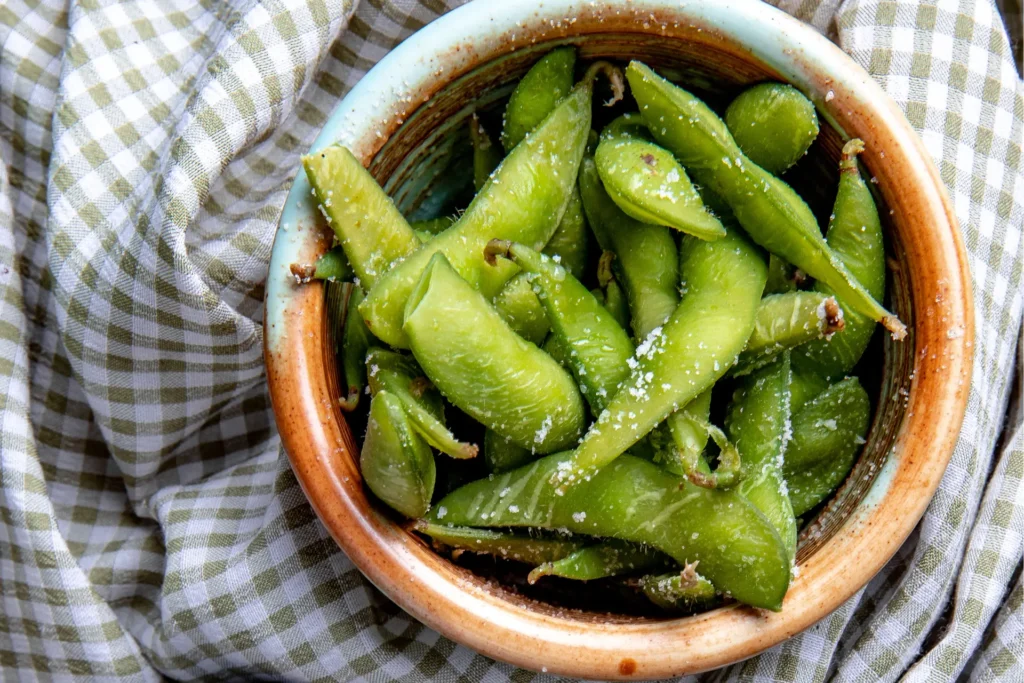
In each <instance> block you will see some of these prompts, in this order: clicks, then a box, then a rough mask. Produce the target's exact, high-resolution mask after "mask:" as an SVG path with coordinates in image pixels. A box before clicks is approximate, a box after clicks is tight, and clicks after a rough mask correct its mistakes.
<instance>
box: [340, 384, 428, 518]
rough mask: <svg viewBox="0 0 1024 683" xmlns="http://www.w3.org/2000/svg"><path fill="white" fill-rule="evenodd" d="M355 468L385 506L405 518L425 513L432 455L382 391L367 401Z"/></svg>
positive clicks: (400, 407)
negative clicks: (367, 412) (360, 448)
mask: <svg viewBox="0 0 1024 683" xmlns="http://www.w3.org/2000/svg"><path fill="white" fill-rule="evenodd" d="M359 469H360V471H361V472H362V475H363V481H365V482H366V485H367V486H368V487H370V490H371V491H373V493H374V495H376V496H377V497H378V498H380V499H381V500H382V501H384V503H385V504H386V505H387V506H388V507H390V508H392V509H394V510H397V511H398V512H401V513H402V514H403V515H405V516H406V517H422V516H423V515H424V514H426V512H427V510H428V508H429V507H430V498H431V496H432V495H433V493H434V482H435V479H436V477H437V470H436V466H435V465H434V454H433V453H431V452H430V446H428V445H427V442H426V441H424V440H423V439H422V438H420V436H419V434H417V433H416V430H415V429H413V427H412V424H411V422H410V420H409V418H408V416H407V415H406V412H405V407H404V406H403V405H402V402H401V401H400V400H399V399H398V398H396V397H395V396H392V395H390V394H389V393H388V392H386V391H381V392H379V393H378V394H377V395H376V396H374V397H373V400H371V401H370V418H369V421H368V422H367V425H366V437H365V438H364V439H363V448H362V451H361V452H360V455H359Z"/></svg>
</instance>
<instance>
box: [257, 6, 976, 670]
mask: <svg viewBox="0 0 1024 683" xmlns="http://www.w3.org/2000/svg"><path fill="white" fill-rule="evenodd" d="M562 44H571V45H575V46H576V47H577V48H578V50H579V57H580V59H581V60H589V59H593V58H596V57H606V58H611V59H615V60H620V61H623V62H625V61H628V60H629V59H632V58H637V59H641V60H643V61H645V62H647V63H649V64H650V65H652V66H654V67H656V68H659V69H661V70H663V72H666V73H668V74H669V75H671V76H672V77H673V78H674V79H676V80H679V81H682V82H684V83H686V84H687V85H688V87H691V88H694V89H696V90H698V91H699V92H704V93H709V95H710V96H711V97H714V96H720V97H727V96H729V95H731V94H734V93H735V92H736V91H738V90H739V89H740V88H741V87H742V86H744V85H747V84H751V83H755V82H758V81H763V80H777V81H785V82H788V83H791V84H793V85H794V86H796V87H797V88H799V89H800V90H802V91H803V92H804V93H806V94H807V95H808V96H809V97H810V98H811V99H812V100H813V101H814V102H815V104H816V105H817V107H818V110H819V112H820V115H821V119H822V129H823V130H822V134H821V136H820V138H819V141H818V142H816V143H815V147H814V148H813V149H812V152H811V154H810V158H809V159H808V160H807V161H805V162H802V165H803V167H804V171H803V172H804V173H810V174H813V175H814V176H815V177H819V178H822V179H824V180H825V181H827V182H822V183H820V184H821V185H822V186H823V187H828V186H831V187H834V181H835V178H836V173H835V170H834V169H835V167H836V160H837V159H838V154H839V148H840V146H841V141H842V140H843V139H844V138H846V137H853V136H856V137H860V138H862V139H863V140H864V141H865V142H866V144H867V152H866V153H865V154H864V155H863V156H862V157H861V160H862V161H863V163H864V165H865V166H866V168H867V169H868V171H869V175H871V176H874V178H873V180H874V181H875V182H876V183H877V184H876V188H877V190H878V200H879V203H880V207H881V209H882V211H881V212H882V214H883V216H884V218H885V225H886V230H887V237H888V241H889V244H888V249H889V261H890V266H891V281H890V284H889V292H890V296H891V302H890V303H891V305H892V306H893V307H894V308H895V310H896V312H897V313H898V314H899V315H900V317H901V318H902V319H903V320H904V321H905V322H906V323H907V324H908V325H909V327H910V336H909V337H908V339H907V340H906V341H904V342H902V343H896V342H893V341H891V340H889V339H888V338H886V339H885V342H884V345H883V347H884V348H883V349H882V351H881V353H882V355H883V357H884V368H883V373H882V381H881V385H880V387H878V389H877V394H876V400H877V405H878V410H877V411H876V414H875V418H874V422H873V425H872V429H871V433H870V435H869V439H868V443H867V445H866V446H865V449H864V452H863V455H862V456H861V458H860V459H859V461H858V463H857V465H856V466H855V469H854V470H853V473H852V474H851V476H850V477H849V479H848V480H847V483H846V484H845V485H844V486H843V488H841V489H840V491H839V492H838V493H837V494H836V495H835V496H834V497H833V499H832V500H831V502H830V503H829V504H828V505H827V506H826V507H825V509H824V510H823V511H822V512H821V513H820V514H819V516H818V518H817V519H816V520H815V521H814V522H813V523H812V524H811V525H810V526H809V527H807V528H805V530H804V532H803V533H802V536H801V544H800V550H799V554H798V563H799V572H798V574H797V576H796V577H795V579H794V581H793V583H792V586H791V588H790V590H789V594H788V595H787V596H786V600H785V604H784V607H783V608H782V611H781V612H778V613H765V612H759V611H756V610H753V609H751V608H746V607H743V606H740V605H730V606H725V607H721V608H719V609H716V610H713V611H710V612H707V613H704V614H699V615H697V616H691V617H686V618H676V619H669V618H660V619H651V618H640V617H617V616H608V615H598V614H593V613H587V612H581V611H573V610H565V609H557V608H554V607H552V606H550V605H546V604H542V603H539V602H534V601H531V600H528V599H524V598H523V597H521V596H518V595H516V594H513V593H512V592H511V591H508V590H506V589H504V588H502V587H501V586H500V585H498V584H497V583H496V582H494V581H487V580H484V579H482V578H479V577H477V576H476V575H474V574H473V573H471V572H469V571H468V570H466V569H464V568H462V567H459V566H456V565H454V564H452V563H451V562H450V561H448V560H447V559H445V558H443V557H441V556H439V555H437V554H435V553H434V552H433V551H431V550H430V548H428V547H427V545H426V544H425V543H423V542H422V541H421V540H419V539H418V538H417V537H415V536H414V535H412V534H410V533H408V532H407V531H405V530H404V529H403V528H401V526H399V525H398V524H396V523H395V521H394V519H393V518H392V517H390V516H389V515H388V514H386V513H385V512H384V511H383V510H381V509H379V508H378V507H377V506H376V505H375V504H374V503H373V502H371V501H370V500H368V498H367V494H366V491H365V490H364V487H363V486H362V483H361V481H360V476H359V469H358V467H357V462H358V448H357V445H356V441H355V440H354V438H353V435H352V433H351V432H350V430H349V428H348V426H347V425H346V422H345V419H344V417H343V416H342V414H341V413H340V411H339V409H338V407H337V405H338V404H337V398H338V397H339V395H340V394H339V389H338V382H337V378H336V372H335V367H334V360H333V350H332V344H331V342H330V330H329V325H328V324H327V321H326V316H325V292H324V288H323V287H322V286H321V285H320V284H316V283H314V284H311V285H306V286H301V287H300V286H296V284H295V282H294V281H293V279H292V277H291V276H290V272H289V266H290V265H291V264H292V263H295V262H300V263H306V262H310V261H311V260H312V259H314V258H315V257H316V256H317V255H318V254H319V253H321V252H322V251H323V250H324V249H325V248H326V247H327V246H328V244H329V242H330V237H329V234H328V233H327V232H326V231H325V230H324V228H323V227H322V226H321V225H320V224H319V223H318V222H317V212H316V211H315V210H314V206H313V203H312V201H311V198H310V188H309V184H308V182H307V180H306V178H305V175H304V174H303V172H302V171H301V170H299V172H298V174H297V176H296V179H295V183H294V186H293V188H292V191H291V194H290V195H289V197H288V200H287V203H286V205H285V208H284V212H283V214H282V217H281V226H280V229H279V230H278V233H277V237H276V241H275V243H274V249H273V256H272V259H271V264H270V272H269V275H268V284H267V299H266V317H265V323H264V324H265V344H266V363H267V377H268V381H269V388H270V395H271V398H272V401H273V407H274V412H275V414H276V417H277V424H278V428H279V429H280V432H281V438H282V440H283V443H284V445H285V448H286V449H287V451H288V454H289V456H290V458H291V462H292V466H293V468H294V470H295V474H296V476H297V477H298V480H299V482H300V483H301V485H302V487H303V489H304V490H305V492H306V495H307V496H308V497H309V500H310V503H311V504H312V505H313V507H314V508H315V509H316V512H317V514H319V516H320V519H321V520H322V521H323V523H324V525H325V526H326V527H327V529H328V530H329V531H330V533H331V534H332V535H333V536H334V538H335V539H336V540H337V542H338V544H339V545H340V546H341V547H342V549H344V551H345V552H346V553H347V555H348V556H349V557H350V558H351V560H352V561H353V562H354V563H355V565H356V566H357V567H359V569H360V570H362V572H363V573H364V574H365V575H366V576H367V577H368V578H369V579H370V581H372V582H373V583H374V584H375V585H376V586H377V587H378V588H379V589H380V590H381V591H383V592H384V593H385V594H386V595H387V596H388V597H390V598H391V599H392V600H394V601H395V602H396V603H398V604H399V605H401V606H402V607H403V608H404V609H406V610H407V611H408V612H409V613H410V614H412V615H413V616H415V617H416V618H417V619H419V620H421V621H423V622H424V623H425V624H427V625H428V626H430V627H432V628H435V629H437V630H438V631H440V632H441V633H443V634H444V635H446V636H448V637H450V638H452V639H453V640H456V641H459V642H461V643H464V644H465V645H468V646H469V647H471V648H473V649H474V650H477V651H478V652H481V653H483V654H485V655H488V656H491V657H494V658H496V659H500V660H504V661H506V662H511V663H512V664H516V665H519V666H523V667H526V668H530V669H534V670H547V671H550V672H552V673H557V674H563V675H568V676H579V677H583V678H590V679H620V678H621V679H627V678H634V679H635V678H661V677H666V676H674V675H679V674H683V673H691V672H697V671H701V670H706V669H711V668H714V667H718V666H722V665H725V664H728V663H730V662H735V661H737V660H740V659H743V658H745V657H750V656H752V655H754V654H757V653H758V652H761V651H762V650H764V649H766V648H769V647H771V646H772V645H775V644H776V643H779V642H780V641H782V640H784V639H786V638H789V637H790V636H793V635H794V634H797V633H799V632H800V631H802V630H804V629H806V628H807V627H809V626H811V625H812V624H814V623H815V622H816V621H818V620H819V619H821V618H822V617H824V616H826V615H827V614H828V613H829V612H831V611H832V610H834V609H836V608H837V607H838V606H839V605H840V604H842V603H843V601H845V600H847V599H848V598H849V597H850V596H852V595H853V594H854V593H855V592H856V591H857V590H858V589H860V588H861V587H862V586H864V585H865V584H866V583H867V582H868V581H869V580H870V579H871V577H872V576H874V574H875V573H876V572H877V571H878V570H879V569H880V568H881V567H882V566H883V565H884V564H885V562H886V561H887V560H888V559H889V558H890V557H891V556H892V555H893V553H894V552H895V551H896V550H897V548H898V547H899V546H900V544H901V543H902V542H903V541H904V540H905V539H906V538H907V536H908V534H910V532H911V530H912V529H913V528H914V526H915V524H916V523H917V522H918V520H919V519H920V517H921V515H922V514H923V513H924V510H925V508H926V506H927V505H928V502H929V501H930V499H931V497H932V494H933V493H934V491H935V488H936V486H937V485H938V483H939V480H940V478H941V476H942V473H943V471H944V470H945V467H946V464H947V462H948V460H949V458H950V455H951V452H952V449H953V445H954V443H955V441H956V438H957V434H958V432H959V429H960V424H961V421H962V419H963V414H964V408H965V404H966V400H967V391H968V387H969V384H970V372H971V355H972V348H971V347H972V338H973V330H974V325H973V312H972V305H971V292H970V279H969V274H968V269H967V259H966V256H965V252H964V247H963V244H962V242H961V237H960V232H959V230H958V228H957V224H956V220H955V217H954V214H953V210H952V206H951V204H950V201H949V199H948V197H947V196H946V192H945V190H944V188H943V186H942V183H941V182H940V180H939V176H938V173H937V172H936V170H935V168H934V166H933V165H932V163H931V162H930V161H929V158H928V155H927V154H926V153H925V150H924V147H923V144H922V142H921V140H920V139H919V138H918V136H917V135H916V134H915V133H914V131H913V130H912V129H911V127H910V125H909V123H908V122H907V120H906V119H905V118H904V116H903V114H902V113H901V112H900V110H899V109H898V108H897V107H896V105H895V104H894V103H893V102H892V100H890V99H889V97H888V96H887V95H886V94H885V93H884V92H883V91H882V89H881V88H880V87H879V86H878V85H877V84H876V83H875V82H874V81H873V80H872V79H871V78H870V77H869V76H868V74H867V73H866V72H865V71H864V70H863V69H861V68H860V67H858V66H857V65H856V64H855V63H854V62H853V61H852V60H851V59H850V58H849V57H847V56H846V55H845V54H843V53H842V52H841V51H840V50H839V49H838V48H837V47H836V46H835V45H833V44H832V43H831V42H829V41H828V40H827V39H826V38H825V37H823V36H822V35H820V34H819V33H817V32H816V31H815V30H814V29H813V28H811V27H809V26H807V25H804V24H802V23H800V22H799V21H796V20H794V19H792V18H791V17H789V16H787V15H786V14H784V13H782V12H779V11H777V10H775V9H773V8H771V7H769V6H767V5H764V4H762V3H761V2H758V1H756V0H727V1H721V2H714V3H712V2H706V1H704V0H694V1H688V0H683V1H680V0H663V1H657V0H632V2H628V1H621V0H620V1H618V2H614V1H612V0H586V1H584V2H574V1H572V0H545V2H543V3H534V2H527V1H525V0H505V1H503V2H483V1H480V2H473V3H470V4H468V5H465V6H463V7H461V8H459V9H456V10H454V11H452V12H450V13H448V14H446V15H444V16H443V17H441V18H440V19H438V20H437V21H435V22H433V23H432V24H430V25H428V26H426V27H424V28H423V29H421V30H420V31H418V32H417V33H416V34H414V35H413V36H412V37H410V38H409V39H408V40H406V41H405V42H404V43H402V44H401V45H399V46H398V47H397V48H396V49H395V50H393V51H392V52H391V53H390V54H388V55H387V56H386V57H385V58H384V59H382V60H381V61H380V62H379V63H378V64H377V66H376V67H374V68H373V70H372V71H370V72H369V74H367V75H366V77H365V78H363V79H362V81H361V82H360V83H359V84H358V85H357V86H356V87H355V88H354V89H353V90H352V91H351V92H350V93H349V94H348V95H347V96H346V97H345V98H344V100H343V101H342V102H341V103H340V104H339V105H338V108H337V110H336V111H335V112H334V114H333V116H332V117H331V118H330V120H329V121H328V122H327V124H326V125H325V126H324V129H323V132H322V133H321V134H320V137H319V138H318V139H317V140H316V143H315V144H314V146H313V149H314V150H316V149H319V148H322V147H324V146H326V145H329V144H332V143H334V142H340V143H342V144H344V145H346V146H348V147H349V148H350V149H351V150H352V151H353V152H354V153H355V154H356V156H357V157H359V158H360V159H362V160H363V162H364V164H365V165H366V166H367V167H368V168H369V169H370V171H371V172H372V173H373V175H374V176H375V177H376V178H377V180H378V181H379V182H381V183H382V184H383V185H384V186H385V188H386V189H387V190H388V191H389V192H390V193H391V194H392V196H393V197H395V199H396V202H397V203H398V204H399V207H400V208H402V209H403V210H404V211H412V212H415V211H417V210H419V209H422V206H423V202H425V201H427V200H426V199H424V197H429V196H431V183H432V182H433V181H432V179H433V178H436V177H438V176H439V175H443V173H441V172H440V171H438V169H442V168H443V163H442V162H443V159H444V157H445V155H446V154H447V153H449V152H450V150H451V140H452V139H453V137H454V136H453V131H455V130H457V129H458V128H459V127H460V126H464V125H466V123H465V119H466V117H467V116H468V115H469V114H470V113H471V112H472V110H473V109H474V108H476V107H481V106H487V104H488V103H489V102H492V101H496V100H497V99H498V98H500V97H502V96H504V95H506V94H507V93H508V92H509V89H510V88H511V85H512V84H513V83H514V82H515V80H516V79H518V77H520V76H521V75H522V74H523V73H524V72H525V71H526V69H527V68H528V67H529V66H530V65H531V64H532V63H533V62H534V61H536V59H537V58H538V57H539V56H540V55H542V54H543V53H544V52H546V51H547V50H549V49H551V48H552V47H554V46H556V45H562ZM833 191H834V190H833ZM828 201H831V200H828ZM813 203H814V202H813V201H812V204H813ZM819 204H820V202H819ZM417 207H419V209H418V208H417ZM825 210H826V211H827V204H825Z"/></svg>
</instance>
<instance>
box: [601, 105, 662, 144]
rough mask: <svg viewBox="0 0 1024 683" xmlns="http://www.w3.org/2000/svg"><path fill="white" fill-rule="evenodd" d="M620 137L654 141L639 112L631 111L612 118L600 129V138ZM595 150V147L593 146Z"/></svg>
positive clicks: (616, 138) (611, 138)
mask: <svg viewBox="0 0 1024 683" xmlns="http://www.w3.org/2000/svg"><path fill="white" fill-rule="evenodd" d="M622 138H629V139H637V140H647V141H648V142H654V136H652V135H651V131H649V130H647V125H646V124H645V123H644V119H643V117H642V116H640V112H636V111H631V112H627V113H625V114H623V115H622V116H619V117H618V118H616V119H613V120H612V122H611V123H609V124H608V125H607V126H605V127H604V128H603V129H601V138H600V139H601V140H602V141H603V140H619V139H622ZM595 151H596V147H595Z"/></svg>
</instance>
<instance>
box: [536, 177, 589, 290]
mask: <svg viewBox="0 0 1024 683" xmlns="http://www.w3.org/2000/svg"><path fill="white" fill-rule="evenodd" d="M589 242H590V240H589V236H588V235H587V221H586V219H585V218H584V217H583V200H581V199H580V191H579V188H576V187H574V188H573V189H572V194H571V195H569V203H568V204H567V205H566V207H565V214H563V215H562V222H561V223H559V224H558V227H557V228H556V229H555V234H554V235H552V236H551V239H550V240H548V243H547V244H546V245H544V253H545V254H547V255H548V256H550V257H552V258H555V257H557V259H558V262H559V263H561V264H562V265H563V266H565V267H566V268H567V269H568V270H569V272H570V273H572V274H573V277H575V278H576V279H577V280H581V279H583V271H584V270H585V269H586V267H587V256H588V254H589V252H590V244H589Z"/></svg>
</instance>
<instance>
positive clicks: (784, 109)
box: [725, 83, 818, 175]
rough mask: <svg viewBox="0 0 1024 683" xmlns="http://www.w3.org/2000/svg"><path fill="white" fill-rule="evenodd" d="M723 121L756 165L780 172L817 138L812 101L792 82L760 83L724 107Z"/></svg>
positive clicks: (815, 118) (815, 116)
mask: <svg viewBox="0 0 1024 683" xmlns="http://www.w3.org/2000/svg"><path fill="white" fill-rule="evenodd" d="M725 124H726V125H727V126H728V127H729V132H730V133H732V137H733V139H735V140H736V144H737V145H739V147H740V149H742V150H743V153H744V154H746V155H747V157H748V158H749V159H750V160H751V161H753V162H754V163H755V164H757V165H758V166H760V167H761V168H763V169H764V170H766V171H768V172H769V173H774V174H775V175H781V174H782V173H784V172H785V171H786V170H787V169H789V168H790V167H791V166H792V165H793V164H795V163H796V162H797V161H799V160H800V157H802V156H803V155H804V154H806V153H807V150H808V149H810V147H811V143H812V142H814V139H815V138H816V137H818V113H817V112H816V111H815V110H814V104H813V103H812V102H811V101H810V100H809V99H807V97H806V96H805V95H804V94H803V93H802V92H800V91H799V90H797V89H796V88H794V87H793V86H791V85H784V84H782V83H759V84H758V85H755V86H752V87H750V88H747V89H746V90H744V91H743V92H741V93H740V94H739V95H738V96H737V97H736V99H734V100H733V101H732V103H731V104H730V105H729V107H728V109H726V110H725Z"/></svg>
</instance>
